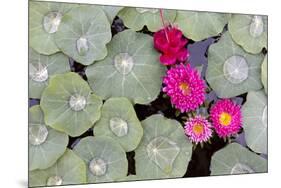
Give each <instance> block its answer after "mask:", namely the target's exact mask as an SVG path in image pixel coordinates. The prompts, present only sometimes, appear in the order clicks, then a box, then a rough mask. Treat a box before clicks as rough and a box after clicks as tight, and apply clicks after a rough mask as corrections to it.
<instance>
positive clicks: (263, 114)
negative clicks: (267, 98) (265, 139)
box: [262, 105, 267, 127]
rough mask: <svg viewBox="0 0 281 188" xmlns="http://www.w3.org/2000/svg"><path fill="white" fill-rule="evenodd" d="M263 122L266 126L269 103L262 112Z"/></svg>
mask: <svg viewBox="0 0 281 188" xmlns="http://www.w3.org/2000/svg"><path fill="white" fill-rule="evenodd" d="M262 123H263V125H264V126H265V127H267V105H266V106H265V107H264V109H263V112H262Z"/></svg>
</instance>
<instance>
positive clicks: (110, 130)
mask: <svg viewBox="0 0 281 188" xmlns="http://www.w3.org/2000/svg"><path fill="white" fill-rule="evenodd" d="M94 135H106V136H109V137H112V138H113V139H114V140H115V141H117V142H118V143H119V144H120V145H121V146H122V147H123V148H124V150H125V151H132V150H134V149H135V148H136V147H137V146H138V144H139V143H140V140H141V138H142V135H143V129H142V126H141V123H140V121H139V120H138V118H137V115H136V112H135V110H134V107H133V105H132V104H131V103H130V101H129V100H128V99H126V98H110V99H108V100H107V101H106V102H105V103H104V105H103V107H102V112H101V119H100V120H99V121H98V122H97V123H96V124H95V126H94Z"/></svg>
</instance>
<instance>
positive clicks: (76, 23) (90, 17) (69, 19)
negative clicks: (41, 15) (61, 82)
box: [55, 5, 111, 65]
mask: <svg viewBox="0 0 281 188" xmlns="http://www.w3.org/2000/svg"><path fill="white" fill-rule="evenodd" d="M55 40H56V43H57V45H58V47H59V48H60V49H61V50H62V51H63V52H64V53H65V54H67V55H68V56H70V57H72V58H73V59H74V60H76V61H77V62H79V63H81V64H84V65H90V64H92V63H93V62H94V61H96V60H101V59H103V58H104V57H105V56H106V54H107V49H106V44H107V43H108V42H109V41H110V40H111V30H110V23H109V21H108V19H107V16H106V15H105V13H104V11H103V10H102V8H100V7H97V6H94V5H92V6H91V5H81V6H79V7H77V8H74V9H72V10H71V11H69V12H68V13H66V14H65V15H64V16H63V18H62V20H61V24H60V28H59V30H58V32H57V33H56V35H55Z"/></svg>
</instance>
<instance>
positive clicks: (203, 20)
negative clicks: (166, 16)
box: [174, 10, 230, 41]
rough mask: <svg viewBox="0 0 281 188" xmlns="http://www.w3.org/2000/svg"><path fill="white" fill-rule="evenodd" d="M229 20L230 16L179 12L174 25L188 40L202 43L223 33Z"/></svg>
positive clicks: (212, 13)
mask: <svg viewBox="0 0 281 188" xmlns="http://www.w3.org/2000/svg"><path fill="white" fill-rule="evenodd" d="M229 18H230V15H229V14H223V13H214V12H197V11H196V12H195V11H186V10H184V11H178V12H177V17H176V20H175V23H174V24H175V25H177V26H178V27H179V28H180V29H181V30H182V32H183V34H184V36H186V37H187V38H190V39H192V40H194V41H201V40H203V39H206V38H209V37H212V36H216V35H218V34H219V33H221V32H222V31H223V28H224V27H225V25H226V24H227V22H228V20H229Z"/></svg>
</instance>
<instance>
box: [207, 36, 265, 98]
mask: <svg viewBox="0 0 281 188" xmlns="http://www.w3.org/2000/svg"><path fill="white" fill-rule="evenodd" d="M263 58H264V56H263V55H262V54H257V55H253V54H249V53H247V52H245V51H244V50H243V49H242V48H241V47H240V46H238V45H237V44H236V43H235V42H234V41H233V40H232V38H231V36H230V34H229V32H225V33H224V34H223V35H222V37H221V38H220V40H219V42H217V43H215V44H212V45H211V46H210V47H209V50H208V68H207V72H206V79H207V81H208V83H209V84H210V86H211V88H212V89H213V90H214V91H215V92H216V93H217V95H218V96H219V97H220V98H230V97H234V96H237V95H240V94H243V93H246V92H248V91H251V90H259V89H261V88H262V83H261V63H262V61H263Z"/></svg>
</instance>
